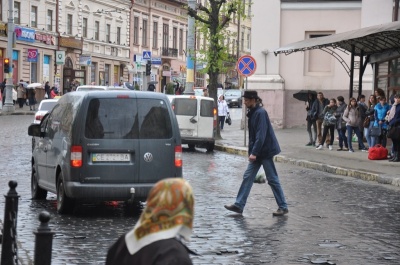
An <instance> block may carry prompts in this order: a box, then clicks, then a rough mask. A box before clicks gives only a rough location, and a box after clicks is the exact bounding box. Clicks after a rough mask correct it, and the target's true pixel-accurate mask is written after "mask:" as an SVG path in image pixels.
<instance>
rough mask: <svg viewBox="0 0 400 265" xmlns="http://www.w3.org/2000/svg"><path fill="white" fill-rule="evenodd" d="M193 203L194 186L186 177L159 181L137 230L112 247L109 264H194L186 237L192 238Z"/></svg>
mask: <svg viewBox="0 0 400 265" xmlns="http://www.w3.org/2000/svg"><path fill="white" fill-rule="evenodd" d="M193 207H194V198H193V193H192V188H191V187H190V185H189V183H188V182H187V181H186V180H184V179H181V178H169V179H164V180H161V181H159V182H157V183H156V184H155V186H154V187H153V188H152V189H151V190H150V193H149V196H148V198H147V204H146V208H145V209H144V210H143V212H142V214H141V216H140V218H139V221H138V222H137V223H136V225H135V227H134V228H133V230H131V231H129V232H128V233H127V234H125V235H123V236H121V237H120V238H119V239H118V241H117V242H116V243H115V244H114V245H113V246H111V248H110V249H109V251H108V254H107V260H106V265H114V264H118V265H125V264H136V265H140V264H142V265H152V264H160V265H161V264H163V265H169V264H170V265H173V264H174V265H175V264H180V265H186V264H188V265H189V264H192V261H191V259H190V257H189V253H191V254H195V253H194V252H192V251H190V250H189V249H188V248H187V247H186V246H185V245H184V244H183V242H182V239H185V240H189V239H190V236H191V233H192V229H193V214H194V208H193Z"/></svg>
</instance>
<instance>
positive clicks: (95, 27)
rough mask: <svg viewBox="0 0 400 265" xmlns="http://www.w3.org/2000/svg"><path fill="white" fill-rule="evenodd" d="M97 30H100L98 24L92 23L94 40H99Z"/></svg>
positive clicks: (96, 22)
mask: <svg viewBox="0 0 400 265" xmlns="http://www.w3.org/2000/svg"><path fill="white" fill-rule="evenodd" d="M99 30H100V22H99V21H95V22H94V39H95V40H99Z"/></svg>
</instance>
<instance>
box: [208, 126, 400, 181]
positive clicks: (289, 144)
mask: <svg viewBox="0 0 400 265" xmlns="http://www.w3.org/2000/svg"><path fill="white" fill-rule="evenodd" d="M275 134H276V137H277V138H278V141H279V144H280V147H281V150H282V152H281V153H280V154H279V155H277V156H276V157H275V161H276V162H280V163H290V164H294V165H298V166H301V167H306V168H312V169H315V170H320V171H324V172H329V173H332V174H337V175H343V176H349V177H354V178H359V179H362V180H367V181H376V182H378V183H382V184H391V185H393V186H397V187H400V177H399V175H400V174H399V172H400V163H393V162H389V161H388V160H368V153H366V152H361V151H358V148H357V147H358V144H357V143H353V148H354V150H355V152H354V153H349V152H345V151H336V149H337V148H338V145H337V144H338V142H337V141H336V139H335V141H334V143H333V150H332V151H329V149H328V148H326V147H325V148H324V149H323V150H316V149H315V147H312V146H305V144H306V143H307V142H308V133H307V130H306V128H305V127H303V128H291V129H275ZM221 136H222V138H223V139H222V140H217V141H216V146H215V149H216V150H220V151H225V152H228V153H233V154H240V155H244V156H247V147H245V146H244V131H243V130H241V129H240V120H233V121H232V125H231V126H229V125H227V124H226V125H225V127H224V130H223V131H222V132H221ZM336 136H337V132H336V131H335V138H336ZM247 143H248V132H246V144H247Z"/></svg>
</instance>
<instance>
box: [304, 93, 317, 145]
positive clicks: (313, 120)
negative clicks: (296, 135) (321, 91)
mask: <svg viewBox="0 0 400 265" xmlns="http://www.w3.org/2000/svg"><path fill="white" fill-rule="evenodd" d="M315 100H316V94H313V93H308V99H307V103H306V111H307V118H306V120H307V132H308V137H309V139H310V141H309V142H308V143H307V144H306V146H315V142H316V141H317V117H316V116H315V113H313V112H312V109H311V108H312V105H313V104H314V102H315ZM311 127H313V132H314V137H313V134H312V132H311Z"/></svg>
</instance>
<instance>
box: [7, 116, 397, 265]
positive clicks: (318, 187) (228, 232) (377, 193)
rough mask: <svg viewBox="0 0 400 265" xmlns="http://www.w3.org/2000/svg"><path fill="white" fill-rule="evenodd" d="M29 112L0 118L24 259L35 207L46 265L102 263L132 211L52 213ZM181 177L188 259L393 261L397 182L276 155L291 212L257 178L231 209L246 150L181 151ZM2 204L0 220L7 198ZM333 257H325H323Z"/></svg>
mask: <svg viewBox="0 0 400 265" xmlns="http://www.w3.org/2000/svg"><path fill="white" fill-rule="evenodd" d="M32 119H33V116H29V115H26V116H21V115H15V116H0V124H1V127H0V133H1V135H2V136H1V139H0V146H1V150H2V152H1V153H0V159H1V161H2V162H1V167H0V179H1V185H0V192H1V194H2V195H5V194H6V193H7V191H8V185H7V183H8V181H9V180H16V181H18V187H17V192H18V193H19V195H20V196H21V197H20V201H19V212H18V226H17V231H18V241H19V252H18V253H19V257H20V262H21V264H32V262H33V261H32V260H33V249H34V235H33V231H34V230H35V229H36V228H37V226H38V225H39V221H38V219H37V216H38V214H39V213H40V212H41V211H42V210H46V211H49V212H50V213H51V216H52V219H51V220H50V226H51V228H52V230H53V231H54V232H55V236H54V240H53V259H52V260H53V262H52V264H103V263H104V261H105V255H106V253H107V249H108V247H109V246H110V245H111V244H112V243H113V242H114V241H115V240H116V239H117V238H118V237H119V236H120V235H121V234H123V233H124V232H126V231H128V230H129V229H131V228H132V227H133V226H134V224H135V222H136V220H137V217H138V216H137V215H136V216H135V215H134V216H131V215H128V214H126V213H125V211H124V208H123V207H122V205H121V204H119V205H113V204H109V205H83V206H81V207H78V208H77V209H76V212H75V215H66V216H61V215H58V214H57V213H56V209H55V195H54V194H51V193H50V194H49V196H48V197H47V200H46V201H44V202H34V201H32V200H31V199H30V154H31V139H30V137H29V136H28V135H27V127H28V125H29V124H30V122H31V121H32ZM183 159H184V177H185V178H186V179H188V180H189V181H190V183H191V185H192V187H193V189H194V192H195V199H196V203H195V223H194V231H193V236H192V241H191V242H190V243H189V244H188V246H189V247H190V248H191V249H193V250H194V251H196V252H197V253H199V254H200V256H197V257H192V259H193V263H194V264H281V265H287V264H311V262H321V263H318V264H323V263H322V262H323V261H325V262H328V261H329V262H331V263H330V264H370V265H376V264H399V263H400V256H399V249H400V238H399V236H398V235H399V234H400V201H399V199H398V198H399V195H400V189H399V188H398V187H394V186H384V185H379V184H376V183H373V182H365V181H362V180H359V179H354V178H350V177H340V176H335V175H331V174H329V173H324V172H320V171H315V170H312V169H305V168H301V167H297V166H294V165H289V164H281V163H277V164H276V166H277V170H278V173H279V175H280V179H281V182H282V185H283V188H284V191H285V195H286V197H287V201H288V204H289V211H290V212H289V215H288V216H286V217H283V218H276V217H272V211H274V210H276V208H277V206H276V203H275V200H274V198H273V195H272V192H271V189H270V188H269V186H268V185H267V184H255V185H254V186H253V189H252V192H251V195H250V197H249V200H248V203H247V206H246V208H245V210H244V213H243V216H241V215H236V214H230V213H229V212H228V211H226V210H225V209H224V207H223V205H224V204H230V203H233V202H234V199H235V197H236V193H237V190H238V188H239V185H240V182H241V178H242V174H243V171H244V169H245V167H246V163H247V162H246V158H245V157H243V156H237V155H231V154H227V153H224V152H219V151H216V152H214V153H205V152H204V150H202V149H197V150H196V151H194V152H190V151H188V150H184V154H183ZM2 198H3V199H2V200H1V202H0V212H1V215H0V218H1V219H0V220H2V217H3V212H4V197H2ZM325 264H329V263H325Z"/></svg>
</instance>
